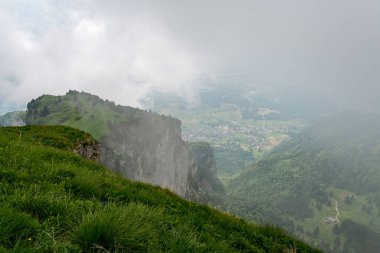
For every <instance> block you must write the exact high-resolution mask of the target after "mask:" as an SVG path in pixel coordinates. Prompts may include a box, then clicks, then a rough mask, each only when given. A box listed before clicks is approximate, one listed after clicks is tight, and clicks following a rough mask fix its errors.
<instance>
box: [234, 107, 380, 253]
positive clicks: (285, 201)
mask: <svg viewBox="0 0 380 253" xmlns="http://www.w3.org/2000/svg"><path fill="white" fill-rule="evenodd" d="M379 182H380V116H379V115H376V114H359V113H354V112H344V113H341V114H337V115H334V116H331V117H328V118H325V119H324V120H321V121H320V122H318V123H316V124H314V125H312V126H310V127H309V128H307V129H306V130H304V131H303V132H301V133H300V134H298V135H296V136H295V137H294V138H292V139H290V140H288V141H286V142H284V143H283V144H281V145H280V146H279V147H277V148H275V149H274V150H273V151H272V152H271V153H269V154H268V155H267V156H266V157H264V158H263V159H261V160H259V161H258V162H256V163H254V164H253V165H252V166H251V168H250V169H249V170H248V171H246V172H244V173H242V174H241V175H240V176H238V177H237V178H236V179H234V180H232V181H231V183H230V185H229V188H228V192H229V193H230V194H232V195H233V196H236V197H237V198H239V201H240V202H239V203H237V202H238V201H234V202H232V203H231V205H230V208H231V210H233V211H234V212H236V213H238V214H240V215H243V216H245V217H249V218H254V219H261V220H262V221H264V222H270V223H277V224H280V225H281V226H283V227H286V228H287V229H288V230H290V231H292V232H294V233H296V234H297V235H298V236H300V237H303V238H305V239H306V240H308V241H309V242H314V243H316V244H318V245H319V246H321V247H324V248H325V249H327V250H329V251H331V252H378V249H379V248H380V241H379V240H378V239H379V238H380V184H379ZM336 209H338V210H336ZM258 212H259V213H260V214H261V216H257V215H253V214H256V213H258Z"/></svg>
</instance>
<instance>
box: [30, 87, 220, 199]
mask: <svg viewBox="0 0 380 253" xmlns="http://www.w3.org/2000/svg"><path fill="white" fill-rule="evenodd" d="M26 123H27V124H29V125H66V126H71V127H75V128H78V129H81V130H84V131H87V132H89V133H91V134H92V135H93V136H94V137H95V138H96V139H97V140H99V141H100V143H101V144H102V147H103V149H102V155H101V158H100V161H101V162H102V163H103V164H105V165H106V166H108V167H109V168H111V169H113V170H115V171H117V172H119V173H120V174H122V175H124V176H126V177H128V178H130V179H134V180H137V181H142V182H147V183H152V184H155V185H160V186H162V187H167V188H169V189H171V190H172V191H174V192H176V193H177V194H179V195H181V196H184V197H187V198H189V199H199V198H200V197H201V196H200V195H199V192H201V191H202V192H212V191H213V190H214V189H212V188H210V187H208V186H212V185H213V184H212V183H211V182H210V184H202V185H198V180H195V178H193V176H195V175H196V174H197V171H198V170H200V168H199V164H197V162H196V161H194V158H193V153H192V152H191V150H190V147H189V145H188V144H187V143H185V142H184V141H183V140H182V138H181V122H180V121H179V120H177V119H175V118H172V117H170V116H163V115H158V114H156V113H151V112H148V111H143V110H139V109H136V108H132V107H127V106H120V105H115V104H114V103H113V102H109V101H107V100H106V101H104V100H102V99H100V98H99V97H97V96H94V95H91V94H88V93H83V92H81V93H79V92H76V91H70V92H68V93H67V94H66V95H65V96H49V95H44V96H41V97H39V98H38V99H36V100H32V101H31V102H30V103H29V104H28V111H27V116H26ZM201 167H202V166H201ZM202 169H204V170H208V169H212V168H209V167H207V166H203V167H202ZM212 180H217V179H216V178H215V179H212ZM202 187H203V188H202ZM205 187H206V188H205ZM195 189H198V191H195Z"/></svg>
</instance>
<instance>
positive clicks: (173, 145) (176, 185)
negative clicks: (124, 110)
mask: <svg viewBox="0 0 380 253" xmlns="http://www.w3.org/2000/svg"><path fill="white" fill-rule="evenodd" d="M109 127H110V134H108V135H107V136H104V137H103V138H101V143H102V144H103V146H104V149H103V152H102V155H101V159H100V161H101V162H102V163H103V164H105V165H106V166H108V167H109V168H113V169H114V170H116V171H118V172H119V173H120V174H122V175H124V176H126V177H128V178H131V179H133V180H137V181H142V182H149V183H152V184H155V185H160V186H162V187H164V188H168V189H170V190H172V191H174V192H176V193H177V194H179V195H181V196H186V195H187V193H188V192H189V187H190V186H189V180H188V178H189V174H191V173H190V171H191V170H192V167H193V166H192V162H191V156H190V151H189V148H188V145H187V144H186V143H185V142H184V141H183V140H182V138H181V126H180V122H179V121H178V120H176V119H173V118H172V119H168V118H166V117H165V118H164V117H162V118H160V117H148V118H146V119H144V120H137V121H136V122H118V123H113V124H110V125H109Z"/></svg>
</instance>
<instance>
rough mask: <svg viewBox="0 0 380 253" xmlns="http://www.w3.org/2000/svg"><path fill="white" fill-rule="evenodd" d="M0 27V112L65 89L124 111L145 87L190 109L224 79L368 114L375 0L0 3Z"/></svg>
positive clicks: (374, 60)
mask: <svg viewBox="0 0 380 253" xmlns="http://www.w3.org/2000/svg"><path fill="white" fill-rule="evenodd" d="M0 20H1V22H0V32H1V40H0V89H1V93H0V113H4V112H6V111H8V110H15V109H22V108H25V105H26V103H27V102H28V101H29V100H31V99H32V98H35V97H37V96H39V95H41V94H46V93H49V94H64V93H65V92H66V91H67V90H69V89H75V90H79V91H81V90H84V91H87V92H91V93H94V94H97V95H99V96H101V97H103V98H107V99H109V100H113V101H115V102H117V103H120V104H124V105H133V106H139V101H140V100H141V99H142V98H144V97H145V96H146V95H147V94H148V93H149V92H151V91H153V90H159V91H161V92H169V93H174V94H178V95H181V96H184V97H185V98H186V99H187V101H189V102H192V101H194V100H196V98H197V87H199V86H200V85H203V83H204V82H206V81H207V80H212V81H213V83H218V81H219V80H220V81H222V80H223V78H224V77H225V76H231V75H234V76H237V77H238V78H239V81H240V82H246V83H248V84H249V85H252V86H265V85H273V86H278V85H280V86H289V87H292V88H293V89H297V88H302V89H309V90H310V91H312V92H313V91H315V92H319V93H323V94H325V95H326V96H328V97H330V98H331V99H333V100H335V101H336V102H337V103H338V104H340V106H341V107H348V108H357V109H359V110H367V111H375V110H376V108H378V106H379V102H378V101H379V99H378V96H379V95H380V89H379V75H380V74H379V73H380V29H378V25H379V24H380V2H379V1H376V0H363V1H353V0H344V1H343V0H336V1H327V0H318V1H301V0H299V1H296V0H287V1H272V0H270V1H248V0H247V1H243V0H239V1H227V0H219V1H216V0H206V1H205V0H203V1H200V0H198V1H181V0H171V1H169V0H162V1H144V0H136V1H122V0H120V1H118V0H113V1H104V0H91V1H89V0H83V1H71V0H66V1H58V0H56V1H55V0H39V1H31V0H1V1H0ZM231 85H236V84H234V83H231Z"/></svg>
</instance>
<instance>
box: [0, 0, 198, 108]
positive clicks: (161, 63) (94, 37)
mask: <svg viewBox="0 0 380 253" xmlns="http://www.w3.org/2000/svg"><path fill="white" fill-rule="evenodd" d="M46 5H49V2H46ZM21 7H22V6H21ZM50 8H52V7H51V6H50ZM8 10H9V9H8ZM37 11H40V10H37ZM55 12H56V10H54V11H52V12H49V13H47V14H48V15H51V16H50V17H44V18H45V19H46V20H47V21H48V20H55V17H54V15H55ZM65 13H66V16H64V17H61V21H60V22H59V24H57V22H52V25H47V24H45V28H44V30H43V31H39V32H38V33H37V32H36V30H38V29H34V28H33V27H29V26H24V25H22V22H20V19H22V18H20V17H19V16H17V15H15V14H12V13H10V12H7V9H5V10H4V9H3V11H2V12H1V13H0V17H2V20H3V22H2V24H1V27H0V29H1V32H2V35H3V36H4V37H5V38H7V39H6V40H2V41H0V50H1V51H0V55H1V57H0V58H1V60H0V64H1V65H0V66H1V68H0V75H1V77H2V78H1V79H0V89H1V90H3V92H2V93H1V94H2V99H1V100H2V102H1V103H2V108H3V110H4V109H7V105H8V104H11V105H13V104H25V103H26V102H28V101H29V100H31V99H32V98H34V97H37V96H39V95H41V94H46V93H49V94H62V93H65V92H66V91H67V90H69V89H76V90H84V91H87V92H91V93H94V94H98V95H100V96H102V97H104V98H108V99H110V100H114V101H116V102H117V103H120V104H128V105H135V106H136V105H138V104H139V99H141V98H142V97H143V96H144V95H145V94H146V93H147V92H149V91H151V90H152V89H159V90H161V91H164V92H174V93H184V92H189V93H190V92H192V89H191V88H186V89H184V88H183V87H184V86H186V87H190V86H191V85H192V80H193V79H194V77H195V76H197V75H198V74H199V72H198V71H199V70H198V69H197V64H196V59H195V58H194V57H193V56H192V53H191V52H190V51H189V50H188V49H186V48H185V47H183V46H182V45H181V43H180V42H179V41H177V40H176V38H175V37H174V35H173V34H171V33H170V31H168V30H167V29H166V28H165V26H164V25H163V24H162V23H161V22H160V20H159V19H154V18H151V17H150V16H149V15H145V14H143V13H142V14H139V15H130V16H122V17H119V18H118V17H116V18H115V17H114V16H112V15H111V16H107V15H106V16H105V15H100V14H99V15H98V13H96V12H93V13H88V11H87V10H86V9H84V10H81V9H70V8H68V9H67V10H66V11H65ZM32 15H36V16H38V13H36V14H32ZM31 18H33V16H32V17H31ZM10 77H12V78H14V79H16V80H13V79H12V78H10Z"/></svg>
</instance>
